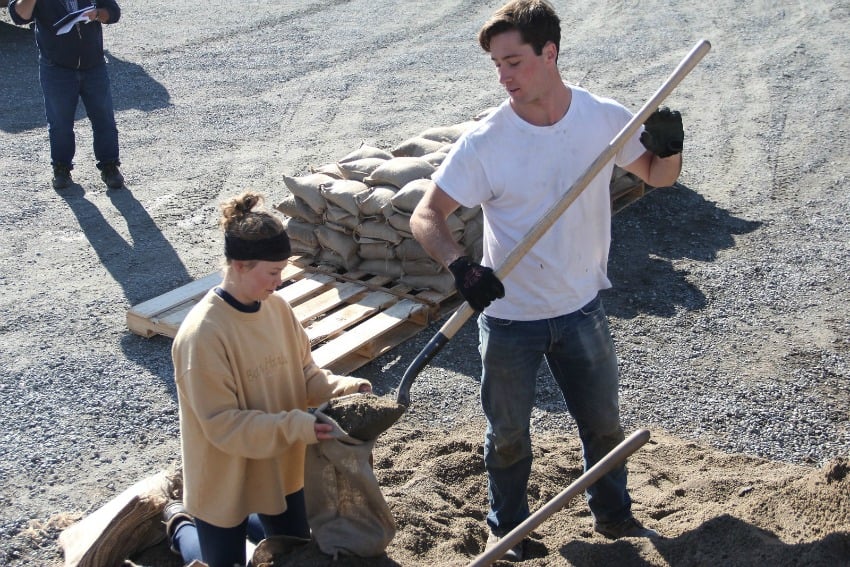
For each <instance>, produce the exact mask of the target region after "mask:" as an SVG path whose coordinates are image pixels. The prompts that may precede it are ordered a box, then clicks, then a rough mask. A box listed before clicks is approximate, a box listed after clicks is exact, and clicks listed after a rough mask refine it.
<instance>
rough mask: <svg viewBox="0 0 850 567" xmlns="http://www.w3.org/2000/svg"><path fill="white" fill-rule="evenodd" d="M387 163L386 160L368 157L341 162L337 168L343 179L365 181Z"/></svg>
mask: <svg viewBox="0 0 850 567" xmlns="http://www.w3.org/2000/svg"><path fill="white" fill-rule="evenodd" d="M385 161H387V160H386V159H384V158H376V157H367V158H361V159H356V160H353V161H346V162H339V163H338V164H337V167H338V168H339V172H340V174H341V175H342V178H343V179H350V180H352V181H363V180H364V179H366V178H367V177H369V175H370V174H371V173H372V172H373V171H375V170H376V169H378V167H379V166H381V165H383V163H384V162H385Z"/></svg>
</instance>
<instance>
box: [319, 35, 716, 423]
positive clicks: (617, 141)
mask: <svg viewBox="0 0 850 567" xmlns="http://www.w3.org/2000/svg"><path fill="white" fill-rule="evenodd" d="M710 49H711V44H710V43H709V42H708V41H707V40H705V39H703V40H700V41H699V42H697V44H696V45H695V46H694V47H693V48H692V49H691V51H690V52H689V53H688V54H687V55H686V56H685V58H684V59H682V61H681V62H680V63H679V65H678V66H677V67H676V69H675V70H674V71H673V73H671V74H670V76H669V77H668V78H667V80H666V81H664V83H663V84H662V85H661V87H660V88H659V89H658V90H657V91H656V92H655V94H654V95H652V97H651V98H650V99H649V100H648V101H647V102H646V103H645V104H644V105H643V106H642V107H641V109H640V110H639V111H638V112H637V113H636V114H635V115H634V116H632V119H631V120H629V122H628V123H627V124H626V125H625V126H624V127H623V129H622V130H621V131H620V133H619V134H617V135H616V136H615V137H614V139H613V140H611V142H609V143H608V146H607V147H606V148H605V149H604V150H603V151H602V153H600V154H599V156H598V157H597V158H596V159H595V160H594V161H593V163H591V164H590V166H588V168H587V169H586V170H585V172H584V173H583V174H582V175H581V177H579V178H578V179H577V180H576V181H575V183H573V185H572V186H571V187H570V189H569V190H568V191H567V192H566V193H564V195H563V196H562V197H561V198H560V199H559V200H558V201H557V202H556V203H555V204H554V205H553V206H552V207H550V208H549V210H548V211H547V212H546V214H545V215H543V217H542V218H541V219H540V221H539V222H537V223H535V224H534V226H533V228H532V229H531V230H529V231H528V232H527V233H526V234H525V236H523V238H522V240H520V241H519V242H518V243H517V245H516V246H515V247H514V248H513V250H511V251H510V253H508V255H507V257H506V258H505V261H504V263H503V264H502V265H501V266H499V268H498V269H496V270H495V274H496V277H498V278H499V279H504V278H505V277H506V276H507V275H508V274H509V273H510V271H511V270H513V268H514V267H515V266H516V265H517V264H518V263H519V261H520V260H521V259H522V257H523V256H524V255H525V254H526V253H527V252H528V251H529V250H530V249H531V248H532V247H533V246H534V245H535V244H536V243H537V241H538V240H540V238H541V237H542V236H543V234H544V233H546V231H547V230H549V228H551V226H552V225H553V224H554V223H555V221H557V220H558V218H560V216H561V215H562V214H563V213H564V211H566V210H567V208H568V207H569V206H570V205H572V203H573V201H575V200H576V199H577V198H578V196H579V195H580V194H581V193H582V191H584V190H585V189H586V188H587V186H588V185H589V184H590V182H591V180H592V179H593V178H594V177H596V175H598V174H599V172H600V171H601V170H602V168H603V167H605V165H606V164H607V163H608V162H609V161H611V160H612V159H614V156H615V154H616V153H617V152H618V151H619V150H620V148H622V147H623V145H624V144H625V143H626V141H627V140H629V139H630V138H631V137H632V136H633V135H634V134H635V132H637V130H638V129H639V128H640V127H641V125H642V124H643V123H644V122H646V120H647V118H649V115H650V114H652V113H653V112H655V109H657V108H658V107H659V106H660V105H661V102H662V101H663V100H664V99H665V98H667V96H668V95H669V94H670V93H671V92H673V89H675V88H676V86H678V84H679V83H680V82H681V81H682V79H684V78H685V76H687V74H688V73H690V72H691V70H693V68H694V67H696V65H697V64H698V63H699V62H700V60H702V58H703V57H704V56H705V54H706V53H708V51H709V50H710ZM474 312H475V311H474V310H473V309H472V307H470V306H469V304H468V303H466V302H464V303H463V304H462V305H461V306H460V307H459V308H458V309H457V311H455V312H454V314H453V315H452V316H451V317H450V318H449V320H448V321H446V323H445V324H444V325H443V326H442V327H441V328H440V330H439V331H438V332H437V334H436V335H434V336H433V337H432V338H431V340H430V341H429V342H428V344H427V345H425V348H424V349H422V351H421V352H420V353H419V354H418V355H417V356H416V358H415V359H414V360H413V362H411V364H410V366H408V368H407V370H406V371H405V373H404V375H403V376H402V378H401V382H400V383H399V387H398V393H397V395H396V400H395V404H394V405H393V404H388V403H387V402H386V401H380V407H379V408H378V410H377V411H375V412H374V417H372V416H369V411H368V405H369V404H370V403H376V402H378V400H377V399H376V398H377V397H376V396H372V395H369V396H365V397H361V398H359V399H353V400H348V401H350V402H351V403H352V404H354V405H355V406H356V413H357V415H358V422H357V425H358V426H359V428H360V429H361V431H362V432H363V433H362V434H364V435H374V437H377V436H378V435H380V434H381V433H382V432H384V431H385V430H386V429H388V428H389V427H390V426H392V425H393V424H394V423H395V422H396V421H397V420H398V419H399V418H400V417H401V416H402V414H403V413H404V412H405V410H406V409H407V408H408V407H409V406H410V387H411V385H412V384H413V381H414V379H415V378H416V376H417V375H418V374H419V372H420V371H421V370H422V369H423V368H424V367H425V365H426V364H428V362H429V361H430V360H431V359H432V358H434V356H435V355H436V354H437V353H438V352H440V351H441V350H442V349H443V347H444V346H445V345H446V343H447V342H449V339H451V338H452V337H454V336H455V334H456V333H457V332H458V331H459V330H460V329H461V328H462V327H463V325H464V323H466V321H467V320H468V319H469V318H470V317H471V316H472V315H473V313H474ZM348 401H346V402H337V404H338V405H335V401H334V400H331V405H330V407H329V408H328V409H326V411H325V413H328V414H330V415H332V417H333V418H334V419H336V420H337V422H339V424H340V425H341V426H342V427H343V428H345V426H346V423H345V421H346V419H345V417H346V413H347V407H346V406H345V403H347V402H348ZM364 407H365V408H366V409H365V411H364ZM346 431H350V430H348V429H346ZM374 437H370V439H373V438H374Z"/></svg>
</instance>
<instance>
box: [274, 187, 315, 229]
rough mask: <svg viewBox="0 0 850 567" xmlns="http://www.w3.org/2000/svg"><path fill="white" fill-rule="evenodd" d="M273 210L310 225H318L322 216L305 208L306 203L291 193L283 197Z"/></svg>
mask: <svg viewBox="0 0 850 567" xmlns="http://www.w3.org/2000/svg"><path fill="white" fill-rule="evenodd" d="M275 208H276V209H277V210H278V211H280V212H281V213H283V214H285V215H286V216H288V217H291V218H294V219H298V220H302V221H304V222H308V223H310V224H319V223H320V222H322V215H320V214H318V213H317V212H316V211H314V210H313V209H311V208H310V207H308V206H307V203H305V202H304V201H302V200H301V199H299V198H298V197H296V196H295V195H293V194H292V193H290V194H288V195H287V196H285V197H284V198H283V199H282V200H281V201H280V203H278V204H277V205H276V206H275Z"/></svg>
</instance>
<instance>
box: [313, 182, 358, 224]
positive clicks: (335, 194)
mask: <svg viewBox="0 0 850 567" xmlns="http://www.w3.org/2000/svg"><path fill="white" fill-rule="evenodd" d="M368 191H369V186H368V185H366V184H365V183H363V182H362V181H357V180H354V179H336V180H334V181H331V182H330V183H323V184H322V185H320V186H319V193H320V194H321V195H322V197H324V198H325V200H327V202H328V203H333V204H334V205H336V206H337V207H342V208H343V209H345V210H346V211H348V212H349V213H350V214H352V215H355V216H356V215H358V214H359V213H360V209H358V208H357V201H355V197H356V196H357V195H358V194H359V193H366V192H368Z"/></svg>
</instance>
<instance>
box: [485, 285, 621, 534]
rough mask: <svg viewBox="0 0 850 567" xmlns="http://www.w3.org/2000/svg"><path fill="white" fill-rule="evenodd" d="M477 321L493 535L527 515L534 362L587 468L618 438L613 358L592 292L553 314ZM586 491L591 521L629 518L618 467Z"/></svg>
mask: <svg viewBox="0 0 850 567" xmlns="http://www.w3.org/2000/svg"><path fill="white" fill-rule="evenodd" d="M478 326H479V337H480V341H481V342H480V349H481V358H482V362H483V373H482V378H481V404H482V407H483V409H484V415H485V416H486V418H487V434H486V438H485V442H484V464H485V467H486V469H487V474H488V481H489V485H488V498H489V501H490V511H489V513H488V515H487V523H488V525H489V526H490V529H491V530H492V531H493V533H495V534H496V535H499V536H503V535H505V534H506V533H508V532H509V531H511V530H512V529H513V528H515V527H516V526H517V525H519V524H520V523H522V522H523V521H524V520H525V519H526V518H527V517H528V516H529V509H528V499H527V496H526V489H527V487H528V477H529V474H530V472H531V461H532V451H531V435H530V432H529V421H530V418H531V410H532V408H533V405H534V398H535V393H536V387H537V371H538V369H539V367H540V364H541V362H542V361H543V359H544V358H545V360H546V362H547V364H548V365H549V369H550V371H551V372H552V375H553V376H554V377H555V381H556V382H557V384H558V386H559V387H560V389H561V391H562V392H563V394H564V399H565V401H566V403H567V408H568V409H569V411H570V414H571V415H572V416H573V418H574V419H575V421H576V425H577V426H578V431H579V436H580V438H581V442H582V447H583V450H584V469H585V470H587V469H588V468H590V467H592V466H593V465H594V464H596V462H597V461H599V460H600V459H601V458H602V457H604V456H605V454H607V453H608V452H609V451H610V450H611V449H612V448H614V447H615V446H616V445H617V444H618V443H620V442H621V441H622V440H623V439H624V434H623V429H622V427H621V425H620V409H619V402H618V387H619V378H618V372H617V357H616V354H615V353H614V343H613V340H612V339H611V333H610V331H609V329H608V320H607V317H606V315H605V310H604V308H603V307H602V302H601V300H600V299H599V298H598V297H597V298H596V299H594V300H593V301H591V302H590V303H588V304H587V305H585V306H584V307H582V308H581V309H579V310H578V311H576V312H574V313H570V314H567V315H563V316H561V317H556V318H553V319H545V320H538V321H508V320H505V319H498V318H495V317H488V316H486V315H483V314H482V315H481V316H480V317H479V318H478ZM586 496H587V500H588V505H589V506H590V510H591V512H592V513H593V516H594V518H595V519H596V520H597V521H599V522H612V521H620V520H624V519H626V518H628V517H630V515H631V499H630V497H629V493H628V491H627V489H626V467H625V465H621V466H619V467H617V468H615V469H614V470H613V471H611V472H609V473H608V474H607V475H605V476H604V477H602V478H601V479H600V480H599V481H598V482H597V483H595V484H594V485H593V486H592V487H591V488H590V489H588V491H587V493H586Z"/></svg>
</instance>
